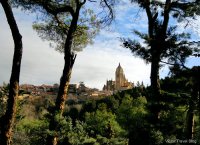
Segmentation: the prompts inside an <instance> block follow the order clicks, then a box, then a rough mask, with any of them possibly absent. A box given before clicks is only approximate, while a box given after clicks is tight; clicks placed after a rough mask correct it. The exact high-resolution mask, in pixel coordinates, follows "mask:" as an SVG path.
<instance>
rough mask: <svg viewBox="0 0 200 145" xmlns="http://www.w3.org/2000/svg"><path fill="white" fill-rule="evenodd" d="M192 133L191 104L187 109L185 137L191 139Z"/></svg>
mask: <svg viewBox="0 0 200 145" xmlns="http://www.w3.org/2000/svg"><path fill="white" fill-rule="evenodd" d="M193 135H194V110H193V109H192V107H191V106H189V109H188V111H187V116H186V128H185V136H186V138H187V139H193Z"/></svg>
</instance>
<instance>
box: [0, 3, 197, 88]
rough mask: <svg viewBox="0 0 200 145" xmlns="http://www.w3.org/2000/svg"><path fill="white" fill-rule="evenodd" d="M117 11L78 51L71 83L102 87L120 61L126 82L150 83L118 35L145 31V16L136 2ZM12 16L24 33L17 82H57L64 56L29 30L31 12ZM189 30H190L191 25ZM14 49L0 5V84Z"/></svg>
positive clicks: (7, 72)
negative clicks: (106, 24) (87, 43)
mask: <svg viewBox="0 0 200 145" xmlns="http://www.w3.org/2000/svg"><path fill="white" fill-rule="evenodd" d="M116 10H117V11H116V19H115V21H114V22H113V23H112V25H111V26H110V27H109V28H106V29H102V30H101V31H100V33H99V34H98V36H97V37H96V38H95V39H94V43H93V44H92V45H88V46H87V47H86V48H84V49H83V51H81V52H78V53H77V59H76V62H75V64H74V67H73V71H72V77H71V81H70V83H73V84H74V83H76V84H78V83H79V82H81V81H82V82H84V83H85V85H86V86H88V87H91V88H98V89H102V87H103V85H104V84H105V83H106V80H109V79H113V80H114V78H115V70H116V68H117V66H118V65H119V63H120V64H121V66H122V68H123V69H124V73H125V76H126V78H127V79H128V80H129V81H131V82H134V83H137V81H139V82H142V81H143V82H144V84H145V85H149V84H150V65H147V64H146V63H145V62H144V61H143V60H141V59H140V58H137V57H134V56H133V55H132V54H131V52H130V50H129V49H126V48H123V47H122V46H121V45H122V42H121V41H120V37H125V38H127V37H131V38H134V37H133V35H132V31H133V29H137V30H141V31H146V30H147V23H146V19H145V17H146V16H145V14H144V13H142V12H140V11H141V10H139V9H138V8H136V6H135V5H121V6H118V7H117V9H116ZM138 11H139V13H137V12H138ZM127 14H128V15H127ZM14 15H15V18H16V21H17V24H18V27H19V30H20V33H21V34H22V36H23V57H22V65H21V74H20V84H25V83H26V84H34V85H42V84H49V85H52V84H55V83H58V84H59V80H60V77H61V74H62V70H63V65H64V55H63V54H61V53H59V52H57V51H55V49H54V48H51V47H49V42H47V41H42V40H41V38H40V37H39V36H38V35H37V33H36V32H35V31H34V30H32V23H33V21H34V20H35V17H34V15H33V14H28V13H24V12H21V11H20V10H16V9H15V10H14ZM190 30H191V31H193V30H192V28H191V29H190ZM195 30H196V29H195ZM181 31H184V29H182V30H181ZM197 35H198V33H197ZM13 48H14V47H13V40H12V35H11V32H10V29H9V26H8V24H7V21H6V17H5V15H4V12H3V9H2V7H1V6H0V85H2V84H3V82H6V83H8V82H9V78H10V73H11V66H12V57H13ZM199 64H200V63H199V62H197V60H196V59H194V58H191V59H190V62H189V63H188V65H189V66H192V65H199ZM160 75H161V77H162V78H163V77H165V76H167V75H168V68H167V67H163V68H161V70H160Z"/></svg>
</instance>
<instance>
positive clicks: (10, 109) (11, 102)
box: [0, 0, 22, 145]
mask: <svg viewBox="0 0 200 145" xmlns="http://www.w3.org/2000/svg"><path fill="white" fill-rule="evenodd" d="M0 2H1V4H2V7H3V9H4V12H5V14H6V18H7V21H8V24H9V26H10V29H11V32H12V36H13V40H14V56H13V64H12V72H11V77H10V86H9V95H8V100H7V108H6V113H5V115H3V116H2V118H1V124H0V125H1V135H0V141H1V145H10V144H11V141H12V129H13V125H14V120H15V115H16V101H17V98H18V91H19V76H20V67H21V58H22V36H21V34H20V33H19V30H18V26H17V24H16V21H15V18H14V15H13V12H12V9H11V6H10V4H9V1H8V0H1V1H0Z"/></svg>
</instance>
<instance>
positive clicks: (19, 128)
mask: <svg viewBox="0 0 200 145" xmlns="http://www.w3.org/2000/svg"><path fill="white" fill-rule="evenodd" d="M47 128H48V122H47V121H44V120H28V119H23V120H21V121H19V122H18V123H17V125H16V128H15V132H14V136H13V142H14V145H20V144H25V145H36V144H37V145H44V144H45V138H46V136H47V132H46V130H47Z"/></svg>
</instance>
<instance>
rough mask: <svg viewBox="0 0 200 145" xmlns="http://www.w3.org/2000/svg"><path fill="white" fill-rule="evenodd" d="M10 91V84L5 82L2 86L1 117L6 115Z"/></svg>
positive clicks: (0, 97)
mask: <svg viewBox="0 0 200 145" xmlns="http://www.w3.org/2000/svg"><path fill="white" fill-rule="evenodd" d="M8 91H9V85H8V84H5V83H4V84H3V86H2V87H0V117H1V116H2V115H4V114H5V111H6V104H7V99H8V98H7V96H8Z"/></svg>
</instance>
